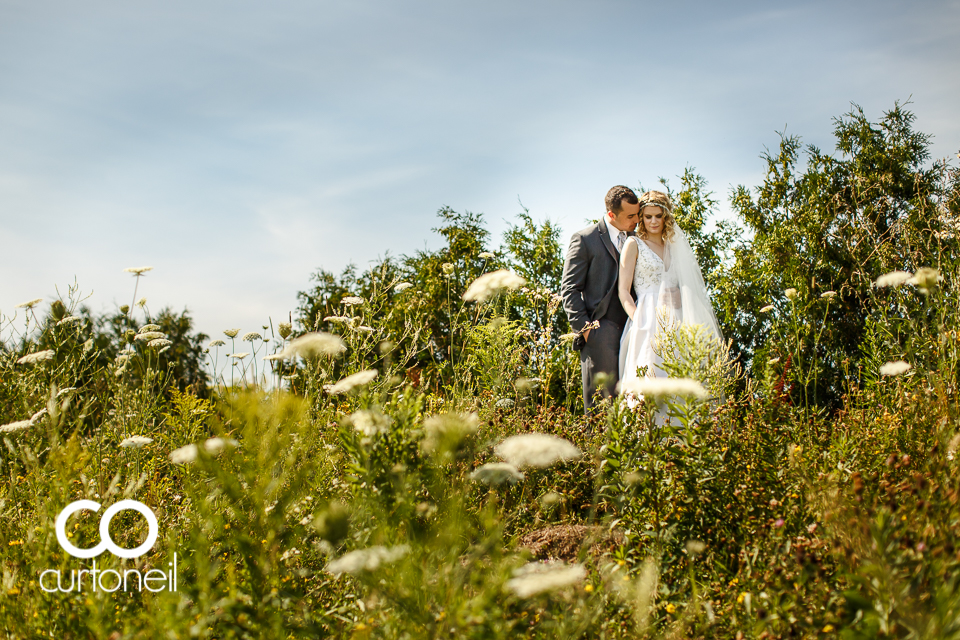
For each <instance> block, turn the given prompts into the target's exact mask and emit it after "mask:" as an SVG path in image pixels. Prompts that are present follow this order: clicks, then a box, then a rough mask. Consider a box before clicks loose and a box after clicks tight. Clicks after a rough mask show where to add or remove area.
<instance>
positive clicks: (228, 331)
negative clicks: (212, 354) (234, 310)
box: [223, 329, 240, 338]
mask: <svg viewBox="0 0 960 640" xmlns="http://www.w3.org/2000/svg"><path fill="white" fill-rule="evenodd" d="M238 333H240V329H224V330H223V335H225V336H227V337H228V338H236V337H237V334H238Z"/></svg>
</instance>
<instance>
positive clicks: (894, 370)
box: [880, 360, 913, 376]
mask: <svg viewBox="0 0 960 640" xmlns="http://www.w3.org/2000/svg"><path fill="white" fill-rule="evenodd" d="M912 368H913V367H912V366H910V364H909V363H907V362H904V361H903V360H896V361H895V362H887V363H886V364H884V365H883V366H881V367H880V375H882V376H899V375H901V374H903V373H906V372H907V371H910V369H912Z"/></svg>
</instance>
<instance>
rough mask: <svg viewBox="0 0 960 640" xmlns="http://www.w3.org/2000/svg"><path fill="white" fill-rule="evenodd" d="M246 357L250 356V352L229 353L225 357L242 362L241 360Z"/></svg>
mask: <svg viewBox="0 0 960 640" xmlns="http://www.w3.org/2000/svg"><path fill="white" fill-rule="evenodd" d="M248 355H250V352H249V351H242V352H240V353H231V354H229V355H228V356H227V357H228V358H236V359H237V360H243V359H244V358H246V357H247V356H248Z"/></svg>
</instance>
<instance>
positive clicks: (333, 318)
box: [323, 316, 353, 324]
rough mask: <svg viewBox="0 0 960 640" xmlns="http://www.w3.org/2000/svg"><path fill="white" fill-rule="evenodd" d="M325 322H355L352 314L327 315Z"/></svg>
mask: <svg viewBox="0 0 960 640" xmlns="http://www.w3.org/2000/svg"><path fill="white" fill-rule="evenodd" d="M323 321H324V322H338V323H340V324H350V323H351V322H353V318H351V317H350V316H327V317H326V318H324V319H323Z"/></svg>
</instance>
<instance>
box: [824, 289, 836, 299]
mask: <svg viewBox="0 0 960 640" xmlns="http://www.w3.org/2000/svg"><path fill="white" fill-rule="evenodd" d="M820 297H821V298H823V299H825V300H833V299H834V298H836V297H837V292H836V291H824V292H823V293H821V294H820Z"/></svg>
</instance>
